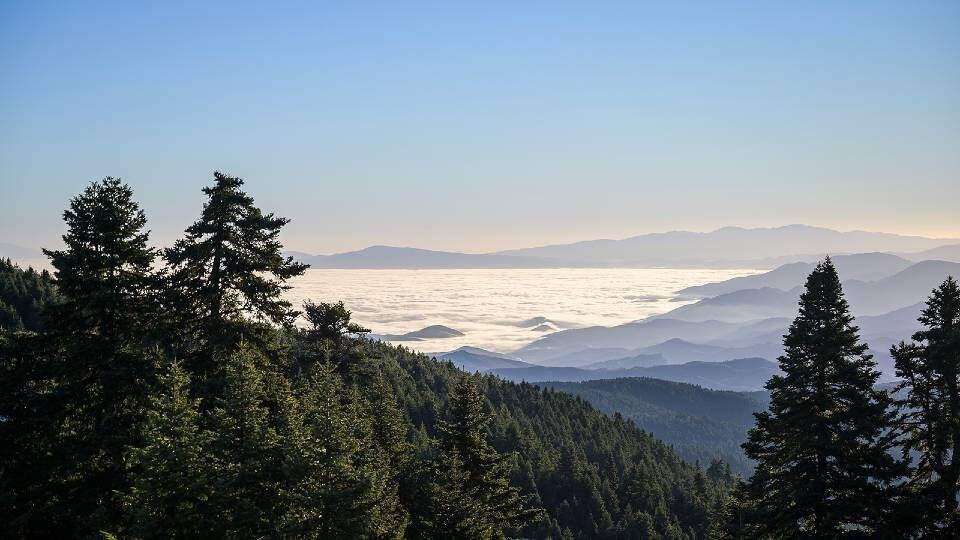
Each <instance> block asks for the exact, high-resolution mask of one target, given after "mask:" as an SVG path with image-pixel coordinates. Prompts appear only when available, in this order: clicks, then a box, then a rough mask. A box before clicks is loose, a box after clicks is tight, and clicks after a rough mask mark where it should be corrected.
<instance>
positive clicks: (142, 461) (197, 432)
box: [126, 364, 217, 538]
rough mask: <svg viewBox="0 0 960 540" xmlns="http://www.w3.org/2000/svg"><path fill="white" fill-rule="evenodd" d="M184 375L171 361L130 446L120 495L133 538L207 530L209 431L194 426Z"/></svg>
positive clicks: (195, 410)
mask: <svg viewBox="0 0 960 540" xmlns="http://www.w3.org/2000/svg"><path fill="white" fill-rule="evenodd" d="M189 389H190V378H189V375H188V374H187V373H186V372H185V371H184V370H183V369H182V368H181V367H180V366H179V365H178V364H171V365H170V366H169V367H168V370H167V372H166V373H165V374H164V375H163V377H162V380H161V386H160V389H159V391H158V392H157V393H156V394H155V395H153V396H151V407H150V410H149V412H148V414H147V418H146V420H145V421H144V424H143V426H142V428H141V430H142V432H143V436H142V443H141V445H140V446H138V447H134V448H131V449H130V451H129V455H128V469H129V473H128V474H129V476H130V478H131V488H130V492H129V494H128V496H127V498H126V505H127V512H128V514H129V515H130V529H129V530H130V532H131V533H132V534H133V535H134V536H135V537H137V538H195V537H197V536H206V535H212V534H213V533H214V532H215V530H216V529H215V528H213V527H210V525H211V523H212V522H213V521H214V520H212V519H210V516H211V515H214V512H213V511H212V510H213V508H211V506H210V499H211V497H212V495H213V494H212V488H211V486H212V481H213V478H212V476H214V475H216V474H217V471H215V470H212V469H211V468H210V467H209V464H208V459H209V455H207V451H208V450H209V445H210V439H211V434H210V433H209V432H207V431H204V430H202V429H201V427H200V413H199V407H198V400H197V399H193V398H190V396H189Z"/></svg>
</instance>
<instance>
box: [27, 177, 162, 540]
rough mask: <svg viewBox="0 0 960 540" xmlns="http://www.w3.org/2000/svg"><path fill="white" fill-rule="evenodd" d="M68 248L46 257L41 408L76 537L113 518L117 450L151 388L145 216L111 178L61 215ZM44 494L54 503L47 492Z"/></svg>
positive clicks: (118, 484) (120, 481) (116, 517)
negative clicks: (51, 299)
mask: <svg viewBox="0 0 960 540" xmlns="http://www.w3.org/2000/svg"><path fill="white" fill-rule="evenodd" d="M64 220H65V221H66V224H67V233H66V234H65V235H64V236H63V241H64V243H65V244H66V249H64V250H57V251H48V250H45V253H46V254H47V256H48V257H50V260H51V263H52V264H53V266H54V268H55V269H56V274H55V275H56V280H57V287H58V289H59V291H60V294H61V295H62V302H61V303H60V304H57V305H54V306H51V307H50V310H49V311H50V313H49V319H50V331H51V335H50V336H49V340H47V349H48V352H47V353H44V354H49V355H52V359H50V360H49V361H48V362H49V363H48V365H49V371H48V372H47V373H46V376H47V377H48V379H47V380H46V381H45V383H40V382H39V381H34V382H35V383H37V384H49V385H51V387H52V388H53V390H52V392H51V395H50V396H49V401H50V402H52V407H53V410H52V411H51V413H50V414H53V415H54V416H55V418H56V419H57V422H59V425H60V429H59V432H58V433H57V434H56V435H55V436H56V441H55V442H54V446H55V448H56V450H55V451H56V452H58V453H60V455H65V456H70V458H71V459H69V460H62V461H61V462H60V463H59V465H60V467H61V468H62V469H61V470H58V471H42V473H45V474H47V475H49V478H52V479H55V480H56V481H57V482H58V483H59V487H57V488H55V489H56V490H57V491H59V495H58V496H60V497H63V500H62V502H61V508H60V511H61V515H63V516H70V517H69V518H68V519H72V520H74V522H75V526H76V527H77V528H78V531H77V534H84V532H87V533H89V532H90V531H95V530H98V529H101V528H104V527H106V526H108V525H113V524H115V523H117V522H119V521H120V516H121V513H122V509H121V501H119V500H118V494H120V493H123V492H125V491H126V486H127V477H126V471H125V468H124V465H123V453H124V450H125V448H126V447H127V445H128V444H129V443H130V442H131V441H130V437H131V433H135V432H136V426H137V424H138V423H139V422H140V421H141V420H142V417H143V411H144V410H145V409H146V406H147V403H148V395H149V392H150V389H151V387H152V385H153V384H154V382H155V380H154V370H153V366H154V362H153V361H152V353H151V352H150V348H151V346H152V341H151V339H150V336H151V334H152V333H153V332H152V330H151V329H152V322H153V321H154V313H155V308H154V307H153V306H154V303H153V297H154V294H155V290H156V287H155V284H156V279H155V276H154V274H153V271H152V264H153V261H154V257H155V252H154V250H153V249H152V248H150V247H148V245H147V241H148V236H149V233H148V232H147V231H146V230H145V229H144V228H145V226H146V217H145V216H144V213H143V211H142V210H141V209H140V207H139V205H138V204H137V203H136V202H135V201H134V200H133V191H132V190H131V189H130V187H129V186H127V185H125V184H123V183H122V182H121V181H120V180H119V179H115V178H106V179H104V180H102V181H100V182H94V183H92V184H90V185H89V186H88V187H87V188H86V189H85V190H84V191H83V193H82V194H80V195H78V196H77V197H74V198H73V199H72V200H71V202H70V207H69V208H68V209H67V210H66V211H65V212H64ZM48 496H53V495H51V494H48Z"/></svg>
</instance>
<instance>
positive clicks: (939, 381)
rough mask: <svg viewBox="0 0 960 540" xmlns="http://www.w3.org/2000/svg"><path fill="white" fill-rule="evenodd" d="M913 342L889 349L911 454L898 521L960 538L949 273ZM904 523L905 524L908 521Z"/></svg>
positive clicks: (955, 350)
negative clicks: (898, 380)
mask: <svg viewBox="0 0 960 540" xmlns="http://www.w3.org/2000/svg"><path fill="white" fill-rule="evenodd" d="M919 320H920V322H921V323H922V324H923V326H924V327H925V328H924V329H923V330H921V331H919V332H917V333H915V334H914V335H913V343H909V344H908V343H903V342H901V343H900V344H898V345H896V346H894V347H893V348H892V349H891V354H892V355H893V358H894V361H895V364H896V369H897V376H898V377H900V378H901V379H902V382H901V383H900V384H899V385H898V386H897V387H896V394H895V395H897V396H903V397H902V399H900V401H899V405H900V406H901V411H902V416H901V418H900V422H899V425H900V427H901V429H902V430H903V431H904V435H905V439H904V449H905V450H906V451H908V452H912V453H913V455H914V457H915V464H916V467H915V470H914V472H913V477H912V478H911V480H910V482H908V483H907V485H906V486H905V487H906V493H905V500H904V504H903V505H902V509H903V510H905V511H904V512H902V513H901V515H900V519H899V521H901V523H904V524H906V523H910V524H912V528H914V529H915V530H916V531H917V532H921V533H924V534H930V535H943V536H952V537H957V536H960V507H958V500H960V457H958V452H960V287H958V286H957V282H956V281H955V280H954V279H953V278H952V277H948V278H947V280H946V281H944V282H943V283H942V284H941V285H940V286H939V287H937V288H936V289H935V290H934V291H933V294H931V296H930V298H929V299H928V300H927V306H926V308H925V309H924V310H923V313H922V314H921V315H920V319H919ZM908 527H910V526H909V525H908Z"/></svg>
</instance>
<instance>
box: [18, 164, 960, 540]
mask: <svg viewBox="0 0 960 540" xmlns="http://www.w3.org/2000/svg"><path fill="white" fill-rule="evenodd" d="M241 185H242V182H241V181H240V180H239V179H236V178H231V177H227V176H224V175H221V174H219V173H218V174H216V184H215V185H214V186H212V187H210V188H206V189H205V190H204V192H205V193H206V194H207V196H208V201H207V204H206V205H205V207H204V210H203V214H202V216H201V218H200V219H199V220H198V221H197V222H196V223H195V224H194V225H192V226H191V227H190V228H189V229H188V230H187V232H186V237H185V238H184V239H182V240H180V241H178V242H177V243H176V244H175V245H174V247H173V248H171V249H169V250H167V251H166V252H165V258H166V261H167V262H168V263H169V268H168V269H160V270H157V269H155V268H154V259H155V253H154V251H153V250H152V249H151V248H149V247H148V245H147V240H148V235H147V232H146V231H145V226H146V219H145V217H144V215H143V212H142V211H141V210H140V208H139V207H138V206H137V204H136V203H135V202H134V201H133V198H132V192H131V190H130V188H129V187H127V186H125V185H124V184H122V183H121V182H120V181H119V180H114V179H110V178H108V179H106V180H104V181H102V182H96V183H93V184H91V185H90V186H89V187H88V188H87V189H86V190H85V191H84V192H83V193H82V194H81V195H79V196H78V197H76V198H74V199H73V200H72V201H71V204H70V208H69V209H68V210H67V211H66V212H65V213H64V218H65V220H66V222H67V234H66V235H65V236H64V242H65V244H66V248H65V249H64V250H60V251H51V252H47V254H48V255H49V256H50V258H51V261H52V263H53V265H54V267H55V268H56V274H55V277H51V276H50V275H49V274H44V273H37V272H34V271H32V270H29V269H28V270H26V271H24V270H21V269H19V268H16V267H14V266H13V265H12V264H10V263H9V262H6V263H0V294H2V295H3V296H0V321H3V324H4V328H6V330H3V331H0V440H2V441H4V442H5V444H3V445H0V522H2V523H3V524H4V529H3V533H4V536H9V537H58V538H70V537H93V536H101V537H104V538H113V537H117V538H123V537H133V538H154V537H174V538H176V537H181V538H183V537H270V538H284V537H295V538H403V537H416V538H503V537H505V536H507V535H510V536H522V537H535V538H554V539H560V538H611V539H612V538H677V539H685V538H691V539H692V538H704V537H711V538H737V537H742V536H797V535H803V534H813V535H820V536H835V535H843V534H855V533H856V534H860V533H873V532H876V531H877V526H878V524H880V523H881V522H882V519H884V518H886V517H887V514H886V512H885V510H886V508H885V502H886V501H887V500H888V499H889V496H891V495H893V494H894V491H891V490H890V489H888V488H890V487H891V482H893V481H894V480H895V479H896V477H897V474H898V470H897V468H896V466H895V465H896V464H895V463H894V460H893V459H892V458H891V456H890V455H889V454H888V450H889V447H890V444H891V443H892V441H893V438H894V435H895V434H896V432H894V431H892V430H890V428H891V427H892V424H891V421H892V415H891V413H890V412H889V410H888V401H887V396H886V394H884V393H883V392H879V391H876V390H873V388H872V385H873V383H874V382H875V381H876V378H877V373H876V370H875V369H874V366H873V363H872V361H871V360H870V357H869V356H868V355H866V354H865V346H863V345H861V344H860V343H859V342H858V338H857V333H856V328H855V327H853V326H852V319H851V317H850V316H849V314H848V313H847V308H846V303H845V302H844V301H843V298H842V293H841V291H840V285H839V281H838V280H837V278H836V273H835V271H834V270H833V267H832V265H831V264H830V262H829V260H828V261H826V262H825V263H823V264H821V265H820V266H819V267H818V268H817V270H816V271H815V272H814V273H813V274H812V275H811V277H810V279H809V280H808V282H807V291H806V292H805V293H804V295H803V297H802V301H801V311H800V315H799V316H798V318H797V320H796V321H795V322H794V324H793V325H792V326H791V330H790V335H788V336H787V338H786V346H787V347H786V354H785V356H784V357H783V358H782V359H781V363H782V366H783V368H784V372H785V375H784V376H782V377H775V378H774V379H773V380H772V381H771V383H770V385H769V388H770V390H771V396H770V411H769V412H765V413H761V414H759V415H758V416H757V426H756V427H755V429H754V430H752V431H751V433H750V440H749V441H748V443H747V445H746V446H745V449H746V451H747V453H748V455H749V456H750V457H752V458H754V459H756V460H758V467H757V473H756V474H755V475H754V477H753V478H752V479H751V480H750V481H749V482H748V483H745V484H743V485H741V486H739V487H737V488H734V485H735V484H736V481H735V480H734V478H733V477H732V472H731V467H730V465H728V464H727V463H724V462H720V461H716V460H713V461H711V463H710V465H709V466H708V467H707V469H706V470H703V469H701V468H700V467H699V466H691V465H690V464H689V463H687V462H685V461H683V460H682V459H681V458H680V457H679V455H678V454H677V452H675V451H674V450H673V448H671V447H670V446H668V445H666V444H664V443H663V442H661V441H659V440H657V439H655V438H654V437H653V436H652V435H651V434H650V433H648V432H645V431H643V430H641V429H639V428H638V427H637V425H636V424H635V423H634V422H633V421H632V420H631V419H628V418H624V416H622V415H620V414H614V415H612V416H607V415H605V414H603V413H602V412H601V411H599V410H598V409H597V408H594V407H593V406H592V405H590V403H588V402H587V400H585V399H583V398H581V397H580V396H574V395H570V394H568V393H565V392H557V391H554V390H553V389H550V388H540V387H536V386H532V385H529V384H523V383H521V384H515V383H510V382H506V381H503V380H500V379H498V378H496V377H492V376H481V375H476V374H475V375H468V374H464V373H463V372H461V371H459V370H457V369H456V368H455V367H454V366H453V365H452V364H449V363H441V362H436V361H434V360H432V359H429V358H427V357H425V356H423V355H420V354H414V353H412V352H410V351H408V350H406V349H404V348H402V347H391V346H388V345H386V344H383V343H379V342H373V341H370V340H368V339H367V338H366V337H365V336H364V334H365V333H366V332H367V330H366V329H365V328H362V327H360V326H359V325H357V324H356V323H354V322H351V320H350V312H349V311H348V310H347V309H346V308H345V307H344V306H343V304H342V303H336V304H333V303H307V304H306V305H305V306H304V308H305V312H306V313H305V315H306V325H305V326H304V327H302V328H294V327H293V326H291V325H290V324H289V323H290V322H291V321H292V320H293V317H294V315H295V314H296V312H295V311H294V310H293V308H292V306H291V305H290V304H289V303H287V302H286V301H285V300H283V299H282V297H281V293H282V292H283V291H284V289H285V288H286V287H287V285H286V284H285V282H286V280H288V279H289V278H291V277H293V276H296V275H298V274H300V273H302V272H303V271H304V267H303V266H302V265H299V264H295V263H293V262H292V261H291V260H290V259H284V258H283V257H282V256H281V255H280V250H281V246H280V244H279V241H278V234H279V231H280V229H281V227H282V226H283V225H284V224H285V223H286V220H285V219H282V218H277V217H274V216H273V215H272V214H264V213H262V212H261V211H260V210H259V209H258V208H256V207H255V206H253V200H252V199H251V198H250V197H249V196H247V195H246V194H245V193H243V191H241V190H240V187H241ZM951 283H952V285H951ZM956 289H957V287H956V284H955V283H954V282H952V281H951V280H948V282H947V283H945V285H944V286H943V287H941V289H939V292H938V293H935V295H934V297H933V298H931V301H930V303H929V307H928V309H927V311H925V312H924V319H922V320H923V322H924V323H925V324H926V325H927V327H928V330H926V331H925V332H922V333H920V334H918V335H917V336H915V339H916V340H917V343H915V344H912V345H901V346H900V347H899V348H897V349H895V355H896V357H897V361H898V369H900V370H901V371H902V373H903V374H905V377H907V382H906V383H905V385H904V386H903V387H902V389H901V390H902V392H903V393H905V394H904V395H906V396H907V398H905V402H904V405H905V407H906V409H905V410H906V411H907V413H906V416H904V420H903V422H904V425H907V426H910V428H909V429H908V430H907V431H906V432H905V434H904V437H905V440H907V441H908V443H907V445H908V446H907V449H908V450H911V451H913V452H914V453H919V455H920V456H921V457H920V462H919V463H920V466H919V467H918V469H917V471H916V474H915V475H914V478H913V479H912V481H911V482H908V483H907V484H905V485H904V486H895V487H898V488H901V489H899V491H898V493H899V494H900V495H899V497H900V498H899V499H898V500H899V501H903V502H904V503H905V504H906V505H907V506H906V507H907V508H911V509H918V508H920V507H921V506H923V505H927V504H928V503H929V502H930V501H937V503H936V505H939V506H934V507H932V508H927V509H926V510H925V512H926V511H927V510H929V513H924V512H919V511H918V515H923V516H924V517H925V518H927V517H929V519H930V520H932V521H930V523H929V524H928V525H929V527H928V529H926V530H924V531H920V532H929V531H933V530H934V529H936V532H937V533H943V532H949V531H951V529H949V527H951V526H954V525H953V523H955V521H952V522H951V521H949V520H952V519H955V517H954V516H955V512H956V505H955V503H956V498H955V497H956V491H955V488H956V476H952V477H951V476H950V474H954V472H956V470H957V465H956V461H955V460H953V459H950V461H949V464H948V463H947V458H946V456H947V455H949V456H951V458H952V455H953V449H954V448H955V445H956V441H957V440H958V438H960V435H958V434H957V431H956V430H957V423H956V422H955V421H954V420H955V419H956V418H957V417H958V416H957V412H956V410H955V409H954V408H950V407H953V402H952V401H951V399H952V397H954V396H956V395H957V391H956V387H957V386H956V376H957V371H956V369H957V366H956V358H957V355H956V346H957V342H958V340H957V304H958V302H957V299H956V297H957V293H956ZM10 330H14V331H10ZM23 330H26V331H23ZM951 377H952V378H951ZM635 384H636V381H620V382H609V383H604V384H599V383H598V385H589V384H588V385H583V386H582V387H580V390H583V391H582V392H580V391H578V393H581V394H582V395H583V396H585V397H586V398H588V399H590V400H591V401H595V402H596V403H597V404H598V405H600V406H601V407H613V406H615V405H611V403H614V404H617V403H620V404H622V403H627V401H624V400H626V399H627V398H630V399H634V401H633V402H631V403H634V404H635V405H636V407H637V409H636V414H632V415H631V417H633V418H637V421H641V420H643V421H648V420H649V417H650V415H659V414H661V413H662V407H666V406H667V405H669V406H670V407H671V410H675V411H678V414H679V413H683V414H689V415H694V414H703V415H707V413H709V414H710V415H712V416H711V418H718V419H722V420H721V421H722V422H736V421H741V420H742V419H741V416H742V415H743V414H744V410H743V407H742V405H743V403H741V402H740V401H738V399H739V398H737V399H733V398H732V397H731V396H729V395H726V394H721V393H717V394H711V395H710V396H708V397H707V398H705V401H702V402H701V401H700V400H701V398H703V396H700V394H698V393H696V392H694V391H693V390H690V388H692V387H690V388H686V387H682V388H681V387H680V386H679V385H672V386H669V385H668V386H664V385H662V384H659V383H657V384H654V383H650V384H648V385H647V386H649V388H647V391H645V394H644V396H642V397H644V399H645V400H641V399H639V398H640V397H641V396H640V394H636V392H634V394H636V395H634V394H631V392H633V390H635V388H633V387H632V386H630V385H635ZM658 384H659V385H658ZM624 385H627V386H624ZM568 390H571V389H568ZM571 391H573V390H571ZM944 400H946V402H947V404H946V405H945V404H944V403H943V402H944ZM616 406H619V405H616ZM925 407H926V408H925ZM705 408H706V409H709V411H707V410H704V409H705ZM934 417H937V418H939V420H938V421H937V422H934V421H932V420H931V419H933V418H934ZM946 417H949V418H946ZM662 423H663V425H664V427H663V429H666V428H667V427H668V425H669V422H667V421H663V422H662ZM921 424H922V425H921ZM951 430H952V431H951ZM694 442H698V441H696V440H694ZM941 467H945V468H941ZM951 478H952V480H950V479H951ZM944 479H946V480H944ZM950 482H953V483H952V484H951V483H950ZM950 489H954V491H952V492H951V491H949V490H950ZM950 493H953V495H952V497H954V498H953V499H950V497H951V495H950ZM951 502H952V503H954V505H953V506H952V507H951V506H950V505H949V503H951ZM951 512H953V514H951ZM911 526H912V525H911ZM915 532H916V531H913V530H911V531H908V533H915Z"/></svg>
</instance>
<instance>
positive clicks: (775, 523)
mask: <svg viewBox="0 0 960 540" xmlns="http://www.w3.org/2000/svg"><path fill="white" fill-rule="evenodd" d="M784 348H785V351H784V355H783V356H781V357H780V359H779V360H780V368H781V369H782V370H783V372H784V374H783V375H774V376H773V377H772V378H771V379H770V381H769V382H768V383H767V389H769V390H770V409H769V411H764V412H761V413H757V414H756V418H757V423H756V426H755V427H754V428H753V429H751V430H750V433H749V436H748V440H747V442H746V443H744V445H743V448H744V450H745V451H746V453H747V456H749V457H750V458H752V459H755V460H757V467H756V471H755V473H754V475H753V477H752V478H751V479H750V482H749V484H748V485H747V493H748V496H749V498H750V499H751V500H750V503H751V504H752V505H753V506H754V512H753V515H752V516H750V518H749V521H750V522H751V524H752V525H754V526H756V528H757V531H758V532H759V534H760V535H762V536H775V537H793V536H812V537H817V538H823V537H836V536H842V535H844V534H858V533H863V532H869V531H872V530H874V528H875V527H877V526H878V524H879V523H880V522H881V518H883V517H884V512H885V510H887V506H888V504H887V503H888V500H889V497H888V495H889V493H888V490H887V486H888V484H889V483H891V482H892V481H894V480H895V479H896V477H897V475H898V467H897V464H896V463H895V461H894V459H893V458H892V457H891V456H890V454H889V453H888V450H889V449H890V447H891V438H890V436H889V435H888V434H887V433H886V432H885V430H887V429H888V428H889V427H890V425H891V419H892V414H893V413H892V409H891V408H889V398H888V396H887V394H886V393H885V392H883V391H881V390H876V389H874V388H873V386H874V384H875V383H876V382H877V378H878V377H879V375H880V373H879V372H878V371H877V370H876V364H875V363H874V362H873V360H872V358H871V356H870V355H869V354H867V353H866V350H867V346H866V345H865V344H862V343H860V342H859V337H858V335H857V327H855V326H854V325H853V317H852V316H851V315H850V313H849V310H848V306H847V302H846V300H844V298H843V292H842V290H841V286H840V279H839V278H838V277H837V272H836V270H835V269H834V266H833V263H832V262H831V261H830V259H829V257H828V258H827V259H825V260H824V261H823V262H821V263H819V264H818V265H817V267H816V268H815V269H814V270H813V272H812V273H811V274H810V276H809V277H808V278H807V282H806V290H805V291H804V292H803V294H802V295H801V296H800V312H799V314H798V316H797V318H796V319H795V320H794V321H793V324H791V326H790V330H789V332H788V334H787V335H786V336H785V337H784Z"/></svg>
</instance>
